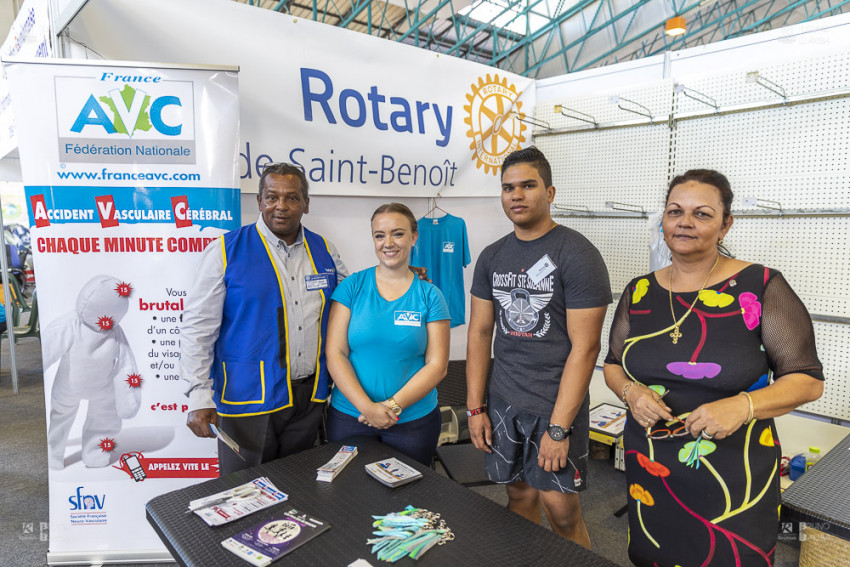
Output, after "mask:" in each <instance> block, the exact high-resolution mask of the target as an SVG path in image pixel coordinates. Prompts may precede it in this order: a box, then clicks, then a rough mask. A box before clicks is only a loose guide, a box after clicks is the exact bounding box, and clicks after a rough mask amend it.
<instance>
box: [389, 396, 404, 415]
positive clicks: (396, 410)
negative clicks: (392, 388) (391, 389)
mask: <svg viewBox="0 0 850 567" xmlns="http://www.w3.org/2000/svg"><path fill="white" fill-rule="evenodd" d="M387 404H389V406H390V411H392V412H393V413H394V414H396V415H401V406H400V405H398V403H396V401H395V398H394V397H392V396H390V397H389V398H387Z"/></svg>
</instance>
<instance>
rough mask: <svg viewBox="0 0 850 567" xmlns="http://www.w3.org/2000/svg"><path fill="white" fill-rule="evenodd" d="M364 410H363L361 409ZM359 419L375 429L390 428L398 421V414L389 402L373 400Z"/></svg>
mask: <svg viewBox="0 0 850 567" xmlns="http://www.w3.org/2000/svg"><path fill="white" fill-rule="evenodd" d="M361 411H362V410H361ZM357 421H359V422H360V423H362V424H364V425H368V426H369V427H374V428H375V429H389V428H390V427H392V426H393V425H395V424H396V423H398V416H397V415H396V414H394V413H393V410H392V409H391V408H390V406H389V405H388V404H385V403H383V402H372V404H370V406H369V407H368V408H366V411H363V412H362V413H361V414H360V416H359V417H358V418H357Z"/></svg>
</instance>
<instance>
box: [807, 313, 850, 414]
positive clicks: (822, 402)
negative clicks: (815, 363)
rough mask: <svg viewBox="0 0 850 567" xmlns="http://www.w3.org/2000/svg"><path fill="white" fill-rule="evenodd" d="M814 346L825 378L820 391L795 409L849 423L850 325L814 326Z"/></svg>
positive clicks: (818, 324) (825, 324)
mask: <svg viewBox="0 0 850 567" xmlns="http://www.w3.org/2000/svg"><path fill="white" fill-rule="evenodd" d="M815 343H816V344H817V348H818V356H819V358H820V361H821V363H822V364H823V373H824V377H825V378H826V381H825V383H824V392H823V395H822V396H821V397H820V399H818V400H815V401H814V402H811V403H808V404H806V405H804V406H801V407H800V408H799V409H800V410H802V411H807V412H810V413H814V414H818V415H828V416H831V417H837V418H839V419H843V420H848V421H850V370H848V369H850V351H848V348H847V345H850V326H848V325H837V324H830V323H815Z"/></svg>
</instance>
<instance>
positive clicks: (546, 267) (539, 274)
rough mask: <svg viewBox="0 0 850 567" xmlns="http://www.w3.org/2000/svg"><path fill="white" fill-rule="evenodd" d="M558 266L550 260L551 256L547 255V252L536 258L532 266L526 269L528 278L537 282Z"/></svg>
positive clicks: (532, 281) (534, 282)
mask: <svg viewBox="0 0 850 567" xmlns="http://www.w3.org/2000/svg"><path fill="white" fill-rule="evenodd" d="M557 267H558V266H556V265H555V262H553V261H552V258H550V257H549V254H544V255H543V257H542V258H540V259H539V260H537V262H535V263H534V265H533V266H531V267H530V268H529V269H528V272H526V273H527V274H528V279H530V280H531V283H533V284H535V285H536V284H539V283H540V280H542V279H543V278H545V277H546V276H548V275H549V274H551V273H552V272H554V271H555V268H557Z"/></svg>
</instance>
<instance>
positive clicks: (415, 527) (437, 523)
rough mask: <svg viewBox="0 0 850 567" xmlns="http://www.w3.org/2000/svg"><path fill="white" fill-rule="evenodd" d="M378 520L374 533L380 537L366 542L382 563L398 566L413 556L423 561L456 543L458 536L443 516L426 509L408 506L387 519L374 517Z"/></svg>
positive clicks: (386, 517) (373, 523)
mask: <svg viewBox="0 0 850 567" xmlns="http://www.w3.org/2000/svg"><path fill="white" fill-rule="evenodd" d="M372 518H373V519H374V520H375V521H374V522H372V527H373V528H376V530H375V531H373V532H372V535H373V536H377V537H374V538H371V539H368V540H366V543H367V544H370V545H371V546H372V553H374V554H376V555H377V557H378V559H380V560H381V561H387V562H389V563H395V562H396V561H398V560H399V559H401V558H403V557H405V556H410V557H412V558H413V559H419V558H420V557H422V556H423V555H424V554H425V552H426V551H428V550H429V549H431V548H432V547H434V546H435V545H443V544H444V543H446V542H447V541H451V540H453V539H454V537H455V536H454V534H453V533H452V531H451V530H450V529H449V527H448V526H447V525H446V522H445V521H444V520H441V519H440V515H439V514H436V513H434V512H431V511H430V510H426V509H424V508H414V507H413V506H407V507H406V508H405V509H404V510H403V511H401V512H392V513H390V514H387V515H385V516H372Z"/></svg>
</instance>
